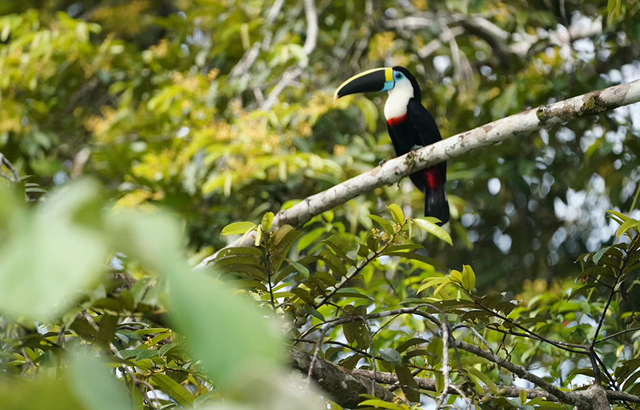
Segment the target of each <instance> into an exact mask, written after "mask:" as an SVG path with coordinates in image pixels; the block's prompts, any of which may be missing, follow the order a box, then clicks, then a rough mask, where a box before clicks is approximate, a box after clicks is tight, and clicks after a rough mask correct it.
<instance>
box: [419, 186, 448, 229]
mask: <svg viewBox="0 0 640 410" xmlns="http://www.w3.org/2000/svg"><path fill="white" fill-rule="evenodd" d="M424 216H433V217H435V218H438V219H439V220H440V221H441V222H442V223H441V224H440V226H442V225H444V224H446V223H447V222H449V219H450V215H449V202H448V201H447V192H446V191H445V184H441V185H440V186H438V187H437V188H436V189H433V190H431V189H429V188H427V189H426V190H425V192H424Z"/></svg>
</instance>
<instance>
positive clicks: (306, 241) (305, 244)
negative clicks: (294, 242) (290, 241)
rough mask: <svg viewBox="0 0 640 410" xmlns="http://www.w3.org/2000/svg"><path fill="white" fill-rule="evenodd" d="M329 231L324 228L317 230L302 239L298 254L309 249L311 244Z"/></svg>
mask: <svg viewBox="0 0 640 410" xmlns="http://www.w3.org/2000/svg"><path fill="white" fill-rule="evenodd" d="M326 231H327V230H326V229H325V228H324V227H321V228H316V229H314V230H312V231H311V232H309V233H306V234H304V235H303V236H302V238H300V241H299V242H298V252H302V251H303V250H305V249H307V248H308V247H309V246H310V245H311V244H313V243H314V242H315V241H317V240H318V239H319V238H320V237H321V236H322V234H324V233H325V232H326Z"/></svg>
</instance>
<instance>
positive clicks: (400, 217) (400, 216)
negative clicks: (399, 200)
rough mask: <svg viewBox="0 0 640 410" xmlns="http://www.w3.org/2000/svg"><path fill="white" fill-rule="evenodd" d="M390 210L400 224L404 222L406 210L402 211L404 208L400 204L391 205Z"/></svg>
mask: <svg viewBox="0 0 640 410" xmlns="http://www.w3.org/2000/svg"><path fill="white" fill-rule="evenodd" d="M389 210H390V211H391V215H392V216H393V220H394V221H396V222H397V223H399V224H401V223H404V212H402V208H400V206H399V205H398V204H391V205H389Z"/></svg>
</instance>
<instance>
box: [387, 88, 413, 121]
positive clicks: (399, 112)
mask: <svg viewBox="0 0 640 410" xmlns="http://www.w3.org/2000/svg"><path fill="white" fill-rule="evenodd" d="M412 98H413V86H412V85H411V81H409V80H408V79H406V78H403V79H402V80H400V81H397V82H396V84H395V86H394V87H393V88H392V89H391V90H389V98H387V102H386V103H385V105H384V116H385V118H386V119H387V121H389V120H390V119H392V118H398V117H402V116H404V115H405V114H406V113H407V107H408V106H409V100H410V99H412Z"/></svg>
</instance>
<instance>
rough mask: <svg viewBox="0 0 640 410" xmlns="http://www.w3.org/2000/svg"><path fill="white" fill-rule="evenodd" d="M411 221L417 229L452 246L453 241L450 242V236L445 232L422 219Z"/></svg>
mask: <svg viewBox="0 0 640 410" xmlns="http://www.w3.org/2000/svg"><path fill="white" fill-rule="evenodd" d="M412 221H413V222H414V223H415V224H416V225H417V226H418V228H420V229H422V230H424V231H426V232H428V233H430V234H431V235H434V236H435V237H437V238H439V239H441V240H443V241H445V242H446V243H448V244H449V245H452V246H453V241H452V240H451V236H450V235H449V234H448V233H447V231H445V230H444V229H442V228H441V227H439V226H438V225H436V224H434V223H433V222H430V221H428V220H426V219H423V218H414V219H412Z"/></svg>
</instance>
